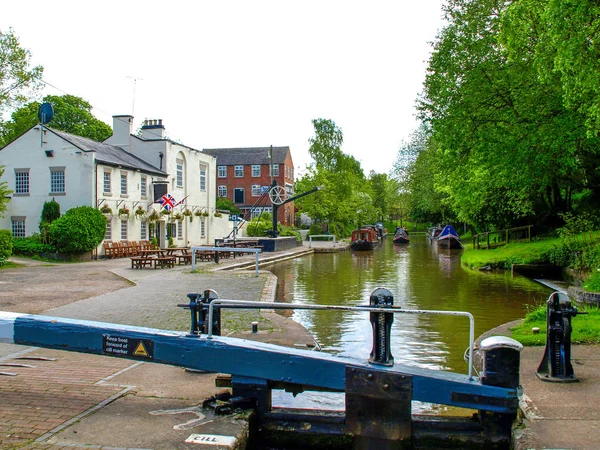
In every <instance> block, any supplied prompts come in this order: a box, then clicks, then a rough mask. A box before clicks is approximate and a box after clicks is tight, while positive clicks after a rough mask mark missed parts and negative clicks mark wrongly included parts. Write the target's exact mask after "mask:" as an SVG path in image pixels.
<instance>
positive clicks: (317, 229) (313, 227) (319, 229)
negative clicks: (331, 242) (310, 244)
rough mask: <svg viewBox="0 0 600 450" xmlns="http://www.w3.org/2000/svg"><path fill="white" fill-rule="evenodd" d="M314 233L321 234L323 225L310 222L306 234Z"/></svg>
mask: <svg viewBox="0 0 600 450" xmlns="http://www.w3.org/2000/svg"><path fill="white" fill-rule="evenodd" d="M316 234H323V227H322V225H321V224H320V223H313V224H311V226H310V228H309V229H308V235H309V236H311V235H316Z"/></svg>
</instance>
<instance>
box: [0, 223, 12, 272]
mask: <svg viewBox="0 0 600 450" xmlns="http://www.w3.org/2000/svg"><path fill="white" fill-rule="evenodd" d="M12 254H13V236H12V233H11V231H10V230H0V266H3V265H4V263H5V262H6V260H7V259H8V258H10V256H11V255H12Z"/></svg>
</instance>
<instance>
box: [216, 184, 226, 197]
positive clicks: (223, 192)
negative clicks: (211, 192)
mask: <svg viewBox="0 0 600 450" xmlns="http://www.w3.org/2000/svg"><path fill="white" fill-rule="evenodd" d="M217 197H227V186H218V187H217Z"/></svg>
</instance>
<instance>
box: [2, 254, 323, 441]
mask: <svg viewBox="0 0 600 450" xmlns="http://www.w3.org/2000/svg"><path fill="white" fill-rule="evenodd" d="M304 250H305V249H303V248H299V249H298V250H297V251H304ZM292 253H293V252H292ZM265 256H273V254H271V255H265ZM281 256H282V257H289V256H290V252H284V253H282V254H281ZM14 260H15V262H22V263H25V264H26V266H25V267H22V268H19V269H8V270H2V271H0V285H1V286H2V288H3V290H2V295H0V304H1V305H2V309H0V310H4V311H13V312H28V313H29V312H32V313H42V314H44V315H48V316H57V317H69V318H75V319H85V320H95V321H107V322H113V323H121V324H128V325H139V326H147V327H155V328H161V329H174V330H182V331H187V330H188V329H189V326H190V319H189V312H188V311H187V310H184V309H182V308H178V307H177V304H179V303H187V302H188V299H187V297H186V294H187V293H188V292H199V291H203V290H205V289H214V290H215V291H217V292H218V294H219V296H220V297H221V298H232V299H246V300H262V301H266V302H268V301H273V300H274V298H275V288H276V283H277V280H276V278H275V276H274V275H272V274H271V273H270V272H268V271H266V270H261V271H260V273H259V277H256V276H255V273H254V270H250V271H244V270H240V271H218V272H211V270H212V269H214V268H216V267H217V266H216V265H215V264H214V263H201V264H199V267H198V271H197V273H191V272H190V266H189V265H188V266H176V267H175V268H173V269H142V270H134V269H131V268H130V262H129V259H119V260H112V261H111V260H109V261H93V262H88V263H82V264H59V265H53V264H47V263H39V262H36V261H32V260H21V261H20V260H19V259H18V258H15V259H14ZM240 261H243V258H236V260H235V262H236V263H239V262H240ZM233 262H234V261H233V260H231V261H230V262H229V261H223V262H222V263H221V264H220V265H219V268H222V267H223V266H224V265H226V264H232V263H233ZM93 286H95V288H96V290H97V292H98V293H99V295H95V296H93V295H91V293H90V291H92V290H93ZM47 306H50V307H49V308H45V309H44V307H47ZM249 314H250V315H249V316H248V315H244V314H242V315H241V319H242V320H240V316H238V317H236V316H235V313H233V312H232V313H229V312H227V313H225V314H224V318H223V319H224V324H225V326H227V323H228V322H227V320H228V319H227V317H231V316H233V317H234V319H235V320H233V321H230V325H231V326H230V332H231V333H233V334H234V335H237V336H242V337H244V338H247V339H256V340H260V341H264V342H271V343H277V344H281V345H289V346H293V347H296V348H297V347H305V348H308V347H309V346H311V345H313V344H314V341H313V339H312V336H311V335H310V334H309V333H308V332H306V330H305V329H304V328H303V327H301V326H300V325H298V324H297V323H295V322H293V321H291V320H289V319H287V318H284V317H282V316H280V315H278V314H275V313H273V312H264V313H263V314H262V315H260V317H257V319H258V320H259V321H260V325H259V332H258V333H257V334H252V333H251V332H250V329H251V324H250V323H249V321H250V320H251V319H253V318H254V317H253V316H252V314H258V313H254V312H249ZM22 358H31V359H22ZM0 364H3V365H0V372H5V373H8V375H5V376H0V399H1V400H0V449H14V448H24V449H52V450H58V449H67V448H68V449H70V450H73V449H79V448H81V449H83V448H86V449H89V448H103V449H109V448H110V449H119V448H121V449H124V448H129V449H149V448H152V449H179V448H181V449H188V448H194V449H197V450H200V449H202V448H204V447H203V446H201V445H198V444H192V443H186V442H185V440H186V439H187V438H188V437H189V436H190V435H191V434H192V433H205V434H219V435H226V436H233V437H235V438H236V439H238V442H240V443H243V442H244V440H245V437H246V433H247V425H245V424H244V421H243V420H236V419H231V418H224V419H223V418H220V417H210V416H207V415H206V413H201V412H199V411H196V410H193V408H195V407H196V406H197V405H198V404H199V403H201V402H202V400H204V399H205V398H207V397H209V396H210V395H213V394H214V393H215V392H217V391H218V389H217V388H215V384H214V377H215V375H214V374H206V373H192V372H188V371H185V370H184V369H183V368H180V367H171V366H165V365H161V364H152V363H142V362H135V361H129V360H123V359H118V358H109V357H105V356H98V355H87V354H80V353H71V352H62V351H57V350H49V349H37V348H33V347H24V346H18V345H9V344H0ZM190 408H192V410H189V409H190ZM201 416H202V417H203V419H202V420H200V417H201ZM194 418H195V419H197V420H196V422H194V423H192V424H191V425H189V426H187V427H186V426H183V427H182V426H181V425H182V424H185V423H187V422H188V421H190V420H193V419H194ZM207 448H215V447H207Z"/></svg>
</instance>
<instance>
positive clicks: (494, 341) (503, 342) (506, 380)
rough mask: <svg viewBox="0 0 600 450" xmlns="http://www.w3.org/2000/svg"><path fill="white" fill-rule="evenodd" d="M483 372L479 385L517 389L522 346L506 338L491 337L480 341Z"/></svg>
mask: <svg viewBox="0 0 600 450" xmlns="http://www.w3.org/2000/svg"><path fill="white" fill-rule="evenodd" d="M480 349H481V351H482V352H483V370H482V374H481V384H486V385H489V386H499V387H506V388H517V387H519V376H520V364H521V350H523V345H522V344H521V343H520V342H519V341H516V340H514V339H511V338H509V337H506V336H492V337H489V338H486V339H484V340H483V341H481V344H480Z"/></svg>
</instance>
